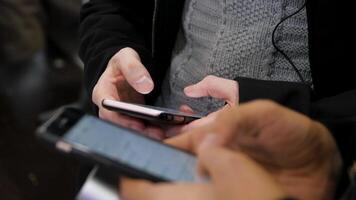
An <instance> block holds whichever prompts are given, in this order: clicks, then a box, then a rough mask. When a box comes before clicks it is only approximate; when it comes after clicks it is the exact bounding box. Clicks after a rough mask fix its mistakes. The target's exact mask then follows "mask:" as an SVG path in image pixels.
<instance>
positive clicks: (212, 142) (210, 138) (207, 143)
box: [199, 133, 218, 150]
mask: <svg viewBox="0 0 356 200" xmlns="http://www.w3.org/2000/svg"><path fill="white" fill-rule="evenodd" d="M217 144H218V140H217V136H216V134H213V133H209V134H208V135H206V136H205V137H204V139H203V141H202V142H201V143H200V145H199V150H203V149H206V148H209V147H212V146H216V145H217Z"/></svg>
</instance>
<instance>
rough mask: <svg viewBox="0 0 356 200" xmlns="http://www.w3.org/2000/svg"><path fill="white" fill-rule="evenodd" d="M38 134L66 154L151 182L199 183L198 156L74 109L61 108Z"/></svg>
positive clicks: (40, 128) (41, 127)
mask: <svg viewBox="0 0 356 200" xmlns="http://www.w3.org/2000/svg"><path fill="white" fill-rule="evenodd" d="M37 136H38V137H39V138H40V139H41V140H43V141H44V142H46V143H47V144H49V145H50V146H52V147H54V148H55V149H57V150H59V151H61V152H63V153H65V154H70V155H74V156H76V157H78V158H82V159H85V160H87V161H90V162H92V163H94V164H100V165H102V166H104V167H108V168H110V169H114V170H115V171H117V172H118V173H119V174H123V175H125V176H129V177H132V178H142V179H148V180H151V181H155V182H156V181H172V182H176V181H179V182H180V181H183V182H195V181H197V180H198V179H197V176H196V164H197V159H196V157H195V156H194V155H192V154H190V153H188V152H185V151H183V150H180V149H177V148H174V147H172V146H169V145H167V144H164V143H162V142H160V141H157V140H154V139H151V138H148V137H146V136H144V135H142V134H140V133H139V132H136V131H134V130H131V129H127V128H124V127H120V126H117V125H115V124H113V123H110V122H106V121H103V120H101V119H99V118H97V117H94V116H91V115H87V114H84V113H83V112H81V111H79V110H77V109H74V108H66V109H62V110H60V111H59V112H58V113H56V114H55V115H54V116H53V117H52V118H51V119H49V120H48V121H47V122H46V123H44V124H43V125H42V126H40V127H39V128H38V130H37Z"/></svg>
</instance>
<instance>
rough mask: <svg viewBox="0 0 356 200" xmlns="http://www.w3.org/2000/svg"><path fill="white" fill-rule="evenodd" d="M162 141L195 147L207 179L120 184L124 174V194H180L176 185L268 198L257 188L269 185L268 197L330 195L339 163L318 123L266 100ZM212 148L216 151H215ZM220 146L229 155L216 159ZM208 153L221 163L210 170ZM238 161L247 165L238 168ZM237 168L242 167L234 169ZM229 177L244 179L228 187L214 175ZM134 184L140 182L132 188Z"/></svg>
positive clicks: (217, 194)
mask: <svg viewBox="0 0 356 200" xmlns="http://www.w3.org/2000/svg"><path fill="white" fill-rule="evenodd" d="M167 143H169V144H171V145H174V146H177V147H179V148H182V149H185V150H188V151H191V152H193V153H196V154H197V155H198V158H199V171H200V172H202V173H205V174H209V175H210V177H212V183H211V184H184V183H173V184H156V185H155V184H152V183H148V182H145V181H143V182H142V181H133V180H128V183H129V185H128V186H127V185H126V186H125V184H126V183H127V182H125V181H127V180H125V181H124V182H123V183H124V186H123V187H122V194H123V195H124V196H125V197H127V199H136V198H135V197H133V198H131V197H132V196H131V194H132V193H130V191H132V190H134V191H135V192H137V193H150V192H152V191H155V192H154V193H153V194H150V195H152V196H153V197H157V198H152V199H160V198H161V197H160V196H161V194H160V191H162V195H166V196H165V197H168V195H171V197H175V196H178V197H179V196H180V195H183V194H184V193H183V192H182V191H181V190H182V189H181V188H185V189H186V190H187V191H186V193H187V192H188V191H189V190H194V191H192V193H194V194H200V193H203V194H201V195H204V194H212V196H213V197H216V198H215V199H239V198H241V199H267V198H266V196H260V195H264V193H262V192H256V191H261V190H264V189H265V188H268V187H271V186H273V185H274V186H273V187H274V189H268V191H276V193H273V194H271V198H270V199H275V198H272V197H275V196H273V195H275V194H283V193H286V194H287V195H289V196H294V197H297V198H298V199H332V197H333V192H334V188H335V184H336V181H337V177H338V172H339V170H340V166H341V159H340V156H339V153H338V150H337V148H336V145H335V142H334V141H333V138H332V137H331V135H330V133H329V131H328V130H327V129H326V128H325V127H324V126H323V125H321V124H320V123H318V122H316V121H313V120H311V119H310V118H308V117H306V116H304V115H301V114H299V113H296V112H294V111H292V110H289V109H287V108H284V107H282V106H280V105H278V104H275V103H273V102H271V101H255V102H251V103H247V104H243V105H240V106H239V107H233V108H230V109H227V110H225V111H222V112H221V113H220V114H218V116H217V117H216V119H215V120H214V122H212V123H211V124H209V125H206V126H203V127H200V128H196V129H194V130H192V131H189V132H186V133H183V134H181V135H179V136H177V137H175V138H172V139H170V140H168V141H167ZM206 143H208V144H209V145H210V147H211V146H213V147H216V148H203V147H201V146H207V145H206ZM204 144H205V145H204ZM209 145H208V146H209ZM211 149H213V150H211ZM211 151H213V152H211ZM214 151H217V152H220V153H219V155H218V154H217V153H216V152H215V153H214ZM204 152H205V153H204ZM224 152H225V153H226V154H229V155H230V158H231V159H227V160H230V161H226V160H225V161H220V160H219V159H220V156H222V157H224V156H225V154H224ZM227 152H229V153H227ZM207 154H212V155H215V156H214V159H215V160H216V161H215V162H213V163H215V164H216V165H219V166H224V167H225V169H224V170H220V171H219V172H217V173H214V172H212V168H211V167H209V166H208V165H207V162H206V160H205V157H204V155H206V156H209V155H207ZM234 155H236V157H237V158H235V156H234ZM251 159H252V160H253V161H251ZM236 160H238V161H236ZM224 162H225V164H224ZM220 163H221V164H220ZM234 163H239V164H234ZM226 165H227V166H226ZM241 165H242V166H245V167H246V169H241ZM228 169H230V170H228ZM241 170H242V171H245V172H246V173H239V172H241ZM260 170H261V171H260ZM249 172H250V173H251V174H248V173H249ZM267 172H268V173H267ZM266 174H267V175H266ZM255 175H256V176H257V177H256V176H255ZM241 176H243V177H241ZM217 177H219V178H221V179H219V178H217ZM229 177H236V178H235V179H234V178H232V179H233V180H235V181H238V180H239V179H238V178H237V177H239V178H241V179H242V180H244V182H247V183H249V184H247V185H244V184H242V183H240V185H239V183H237V182H236V183H235V182H234V184H235V185H236V187H232V186H231V185H230V186H229V185H224V181H217V180H226V181H229ZM268 177H270V178H268ZM271 177H273V178H271ZM256 180H258V181H256ZM135 184H139V185H140V186H142V185H141V184H143V185H144V186H143V187H138V189H135V188H136V185H135ZM146 186H147V187H146ZM237 186H241V188H238V187H237ZM175 187H176V188H177V190H175V189H174V188H175ZM167 188H168V189H167ZM219 188H225V189H224V190H223V189H219ZM251 188H258V190H257V189H251ZM278 188H279V189H278ZM166 189H167V190H170V192H169V194H168V193H165V192H164V191H165V190H166ZM127 191H129V192H127ZM174 191H177V192H174ZM235 191H244V192H241V193H242V194H241V193H237V192H236V193H235ZM277 191H280V192H277ZM281 191H282V192H281ZM180 192H181V193H180ZM239 195H240V196H239ZM241 195H247V196H241ZM187 196H189V195H187ZM180 197H183V196H180ZM184 197H185V196H184ZM199 197H200V196H199ZM204 197H205V196H204ZM230 197H231V198H230ZM196 199H199V198H196ZM200 199H203V196H202V198H200Z"/></svg>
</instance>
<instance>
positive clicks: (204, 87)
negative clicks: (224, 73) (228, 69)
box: [184, 75, 238, 105]
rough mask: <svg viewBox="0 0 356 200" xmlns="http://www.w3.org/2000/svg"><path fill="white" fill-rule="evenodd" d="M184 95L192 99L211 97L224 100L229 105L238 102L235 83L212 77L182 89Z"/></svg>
mask: <svg viewBox="0 0 356 200" xmlns="http://www.w3.org/2000/svg"><path fill="white" fill-rule="evenodd" d="M184 93H185V94H186V95H187V96H188V97H192V98H199V97H206V96H211V97H214V98H218V99H224V100H225V101H227V102H228V104H230V105H235V104H236V103H237V102H238V99H237V97H238V85H237V82H236V81H234V80H228V79H224V78H220V77H216V76H212V75H210V76H207V77H205V78H204V79H203V80H202V81H200V82H199V83H197V84H194V85H191V86H188V87H186V88H184Z"/></svg>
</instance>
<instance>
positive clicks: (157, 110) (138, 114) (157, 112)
mask: <svg viewBox="0 0 356 200" xmlns="http://www.w3.org/2000/svg"><path fill="white" fill-rule="evenodd" d="M102 105H103V107H104V108H106V109H108V110H112V111H116V112H119V113H120V114H123V115H127V116H130V117H134V118H138V119H142V120H145V121H149V122H153V123H158V124H176V125H178V124H187V123H190V122H192V121H194V120H197V119H200V118H202V117H203V115H199V114H187V113H184V112H180V111H177V110H173V109H168V108H161V107H155V106H148V105H142V104H133V103H126V102H121V101H115V100H109V99H104V100H103V101H102Z"/></svg>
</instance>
